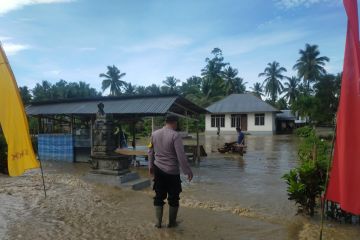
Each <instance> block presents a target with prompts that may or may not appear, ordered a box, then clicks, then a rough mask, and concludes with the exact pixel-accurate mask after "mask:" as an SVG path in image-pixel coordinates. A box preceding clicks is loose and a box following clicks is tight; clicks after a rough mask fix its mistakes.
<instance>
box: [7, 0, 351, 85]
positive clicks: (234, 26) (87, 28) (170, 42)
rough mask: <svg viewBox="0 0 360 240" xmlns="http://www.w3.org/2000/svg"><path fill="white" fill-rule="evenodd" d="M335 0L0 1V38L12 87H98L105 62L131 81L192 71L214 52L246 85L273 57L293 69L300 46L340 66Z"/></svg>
mask: <svg viewBox="0 0 360 240" xmlns="http://www.w3.org/2000/svg"><path fill="white" fill-rule="evenodd" d="M345 33H346V15H345V12H344V10H343V6H342V2H341V1H340V0H241V1H240V0H196V1H195V0H176V1H175V0H132V1H131V0H122V1H119V0H103V1H96V0H0V40H1V41H2V42H3V44H4V47H5V50H6V52H7V54H8V57H9V60H10V63H11V66H12V68H13V70H14V73H15V76H16V78H17V81H18V85H19V86H24V85H26V86H29V87H30V88H32V87H33V86H35V84H36V83H37V82H40V81H41V80H49V81H50V82H55V81H57V80H59V79H65V80H66V81H85V82H88V83H90V84H91V86H93V87H95V88H97V89H100V86H101V79H100V78H99V77H98V76H99V73H102V72H105V71H106V66H107V65H112V64H114V65H116V66H117V67H118V68H119V69H120V71H121V72H126V76H125V78H124V80H125V81H128V82H131V83H133V84H136V85H145V86H146V85H150V84H152V83H156V84H161V82H162V81H163V80H164V79H165V78H166V76H175V77H176V78H179V79H180V80H182V81H185V80H186V78H188V77H190V76H193V75H198V76H199V75H200V72H201V69H202V68H203V67H204V65H205V58H206V57H208V56H210V52H211V50H212V49H213V48H214V47H219V48H221V49H222V50H223V55H224V57H225V61H227V62H229V63H230V64H231V65H232V66H233V67H235V68H237V69H238V70H239V76H240V77H242V78H244V80H245V81H246V82H248V84H247V87H250V86H252V85H253V83H255V82H257V81H260V82H262V79H261V78H258V74H259V73H260V72H262V71H263V70H264V68H265V66H266V64H267V63H268V62H271V61H273V60H276V61H278V62H280V64H281V65H282V66H284V67H286V68H287V69H288V75H289V76H291V75H293V74H294V72H293V71H292V66H293V65H294V63H295V61H296V59H297V58H298V51H299V49H300V48H304V46H305V43H311V44H318V45H319V46H320V51H321V54H322V55H326V56H328V57H330V59H331V61H330V63H329V64H328V65H327V70H328V71H329V72H330V73H337V72H339V71H341V69H342V62H343V51H344V43H345Z"/></svg>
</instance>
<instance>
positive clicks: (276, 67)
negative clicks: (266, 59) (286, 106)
mask: <svg viewBox="0 0 360 240" xmlns="http://www.w3.org/2000/svg"><path fill="white" fill-rule="evenodd" d="M283 72H286V68H284V67H280V64H279V63H278V62H276V61H274V62H272V63H268V65H267V67H266V68H265V70H264V72H262V73H260V74H259V77H263V76H264V77H266V78H265V80H264V82H263V84H262V87H264V88H265V93H266V94H267V95H270V98H271V101H272V102H273V103H274V104H275V102H276V99H277V96H278V95H280V94H281V92H282V90H283V88H284V87H283V85H282V83H281V80H282V79H283V78H284V77H285V76H284V75H283Z"/></svg>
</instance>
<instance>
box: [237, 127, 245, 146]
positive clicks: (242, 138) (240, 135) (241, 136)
mask: <svg viewBox="0 0 360 240" xmlns="http://www.w3.org/2000/svg"><path fill="white" fill-rule="evenodd" d="M236 132H237V133H238V138H237V144H239V145H245V135H244V133H243V132H242V131H241V128H240V127H237V128H236Z"/></svg>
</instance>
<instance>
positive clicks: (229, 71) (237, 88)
mask: <svg viewBox="0 0 360 240" xmlns="http://www.w3.org/2000/svg"><path fill="white" fill-rule="evenodd" d="M237 75H238V70H237V69H236V68H232V67H231V66H228V67H226V68H225V69H224V71H223V72H222V77H223V79H224V81H225V91H226V94H227V95H229V94H232V93H244V92H245V91H246V86H245V85H246V82H245V83H244V82H243V81H244V80H243V79H242V78H240V77H238V76H237Z"/></svg>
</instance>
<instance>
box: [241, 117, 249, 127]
mask: <svg viewBox="0 0 360 240" xmlns="http://www.w3.org/2000/svg"><path fill="white" fill-rule="evenodd" d="M247 125H248V124H247V114H242V115H241V130H242V131H247Z"/></svg>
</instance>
